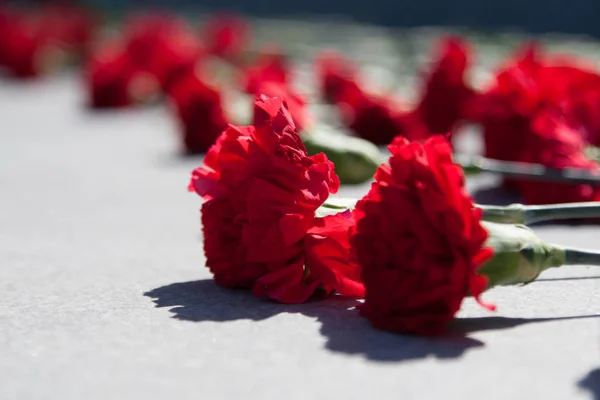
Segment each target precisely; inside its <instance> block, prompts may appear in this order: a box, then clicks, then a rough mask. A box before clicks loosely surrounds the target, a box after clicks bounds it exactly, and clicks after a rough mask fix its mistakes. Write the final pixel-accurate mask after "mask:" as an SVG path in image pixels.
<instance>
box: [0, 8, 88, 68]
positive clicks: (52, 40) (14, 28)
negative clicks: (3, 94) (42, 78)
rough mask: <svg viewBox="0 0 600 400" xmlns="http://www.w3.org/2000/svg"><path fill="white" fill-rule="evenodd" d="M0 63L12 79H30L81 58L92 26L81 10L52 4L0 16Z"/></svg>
mask: <svg viewBox="0 0 600 400" xmlns="http://www.w3.org/2000/svg"><path fill="white" fill-rule="evenodd" d="M0 19H1V20H2V21H0V34H2V37H3V40H2V42H3V43H2V44H0V53H1V54H0V61H1V62H2V65H4V66H5V67H6V68H7V69H8V71H9V72H10V73H11V74H12V75H13V76H15V77H19V78H32V77H36V76H39V75H43V74H45V73H47V72H51V71H53V70H55V69H57V68H58V67H61V66H63V65H65V64H66V63H67V61H69V59H79V58H82V57H83V55H84V51H85V50H86V49H87V46H88V45H89V42H90V40H91V37H92V33H93V30H94V28H95V25H94V23H93V21H92V19H91V18H90V17H89V16H88V15H87V14H86V13H84V12H83V11H81V10H79V9H76V8H73V7H69V6H59V5H52V6H48V7H46V8H44V9H42V10H40V11H39V12H35V13H13V12H7V13H6V14H4V17H0Z"/></svg>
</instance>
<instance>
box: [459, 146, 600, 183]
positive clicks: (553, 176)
mask: <svg viewBox="0 0 600 400" xmlns="http://www.w3.org/2000/svg"><path fill="white" fill-rule="evenodd" d="M454 161H455V162H456V163H457V164H458V165H460V166H461V167H463V170H464V171H465V174H467V175H471V174H478V173H481V172H493V173H497V174H501V175H504V176H508V177H512V178H521V179H524V180H531V181H546V182H561V183H570V184H589V185H594V186H600V174H599V175H594V174H592V173H591V172H590V171H588V170H586V169H581V168H564V169H556V168H548V167H545V166H544V165H542V164H530V163H520V162H512V161H500V160H492V159H489V158H485V157H479V156H465V155H461V154H456V155H455V156H454Z"/></svg>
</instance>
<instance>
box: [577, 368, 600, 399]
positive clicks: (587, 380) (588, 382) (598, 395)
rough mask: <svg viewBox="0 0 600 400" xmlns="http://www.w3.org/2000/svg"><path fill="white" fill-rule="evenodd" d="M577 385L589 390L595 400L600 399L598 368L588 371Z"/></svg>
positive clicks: (599, 374)
mask: <svg viewBox="0 0 600 400" xmlns="http://www.w3.org/2000/svg"><path fill="white" fill-rule="evenodd" d="M579 387H581V388H582V389H584V390H587V391H589V392H590V393H591V394H592V396H594V399H595V400H600V368H596V369H595V370H593V371H590V373H589V374H587V375H586V376H585V377H584V378H583V379H582V380H581V381H579Z"/></svg>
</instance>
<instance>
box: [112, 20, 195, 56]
mask: <svg viewBox="0 0 600 400" xmlns="http://www.w3.org/2000/svg"><path fill="white" fill-rule="evenodd" d="M186 30H187V25H186V24H185V22H184V21H182V20H180V19H179V18H177V17H175V16H173V15H169V14H164V13H158V14H141V15H134V16H132V17H130V18H129V19H128V20H127V21H125V28H124V33H123V41H124V42H125V43H126V47H127V52H128V54H129V56H130V57H131V59H132V60H133V62H135V63H137V64H139V65H146V64H149V63H151V62H152V58H153V55H154V49H155V47H156V44H157V43H158V42H159V41H160V40H161V39H162V38H164V37H168V36H171V35H177V34H179V33H181V32H185V31H186Z"/></svg>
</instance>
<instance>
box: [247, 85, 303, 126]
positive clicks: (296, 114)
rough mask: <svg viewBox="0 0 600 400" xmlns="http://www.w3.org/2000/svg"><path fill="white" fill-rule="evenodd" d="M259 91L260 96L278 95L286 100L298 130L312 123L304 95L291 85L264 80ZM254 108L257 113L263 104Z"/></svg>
mask: <svg viewBox="0 0 600 400" xmlns="http://www.w3.org/2000/svg"><path fill="white" fill-rule="evenodd" d="M258 93H259V96H263V95H264V96H267V97H278V98H280V99H282V100H284V102H285V104H286V107H287V109H288V110H289V111H290V114H291V115H292V120H293V121H294V125H295V126H296V129H297V130H298V132H302V131H303V130H304V129H305V128H306V127H307V126H308V125H309V124H310V121H311V118H310V115H309V113H308V107H307V103H306V100H305V98H304V96H302V95H300V94H299V93H296V92H294V91H293V89H292V88H290V87H289V86H287V85H283V84H281V83H278V82H264V83H263V84H261V85H260V88H259V89H258ZM254 108H255V113H256V110H257V109H258V110H260V109H261V106H260V105H257V104H255V107H254ZM254 125H256V124H254Z"/></svg>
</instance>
